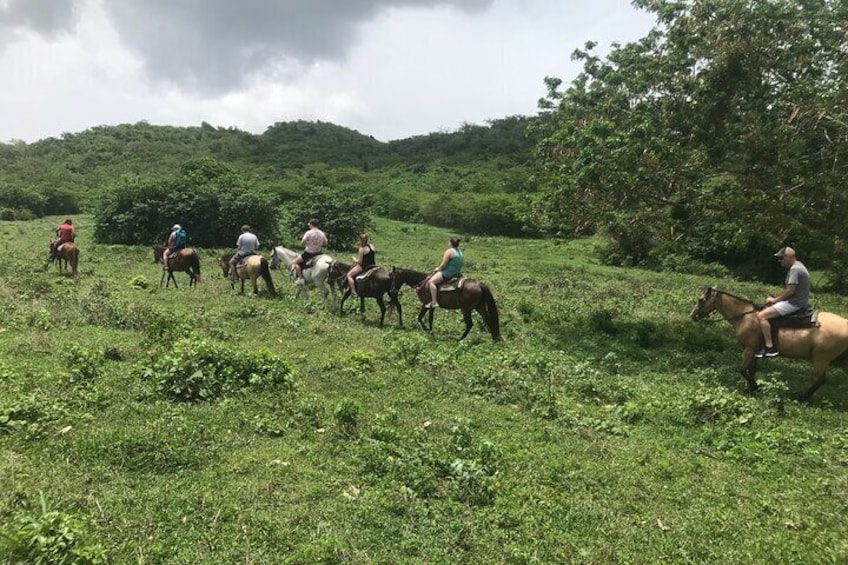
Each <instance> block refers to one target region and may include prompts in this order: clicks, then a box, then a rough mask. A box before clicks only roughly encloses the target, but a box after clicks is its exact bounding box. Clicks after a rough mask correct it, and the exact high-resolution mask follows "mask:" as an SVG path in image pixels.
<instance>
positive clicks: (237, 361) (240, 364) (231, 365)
mask: <svg viewBox="0 0 848 565" xmlns="http://www.w3.org/2000/svg"><path fill="white" fill-rule="evenodd" d="M141 376H142V378H143V379H145V380H148V381H151V382H153V384H154V386H155V388H156V391H157V392H158V393H159V394H161V395H162V396H164V397H167V398H170V399H172V400H176V401H180V402H202V401H207V400H215V399H217V398H220V397H222V396H224V395H226V394H230V393H233V392H236V391H238V390H241V389H243V388H262V387H266V386H277V387H282V388H283V389H285V390H288V391H291V390H293V389H294V380H293V378H292V369H291V365H290V364H289V363H288V362H286V361H284V360H282V359H280V358H278V357H275V356H272V355H269V354H265V353H262V354H257V355H251V354H248V353H244V352H241V351H237V350H235V349H232V348H229V347H224V346H220V345H215V344H213V343H210V342H208V341H206V340H203V339H182V340H179V341H177V342H176V343H175V344H174V347H173V348H172V350H170V351H169V352H168V353H166V354H164V355H162V356H161V357H160V358H159V359H158V360H156V361H155V362H154V363H153V364H152V365H150V366H148V367H145V368H143V369H142V371H141Z"/></svg>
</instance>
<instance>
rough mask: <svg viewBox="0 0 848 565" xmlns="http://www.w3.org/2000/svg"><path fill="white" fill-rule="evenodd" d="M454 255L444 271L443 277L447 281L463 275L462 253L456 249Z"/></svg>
mask: <svg viewBox="0 0 848 565" xmlns="http://www.w3.org/2000/svg"><path fill="white" fill-rule="evenodd" d="M453 253H454V255H453V257H452V258H451V260H450V261H448V266H447V267H445V270H444V271H442V276H443V277H444V278H445V280H447V279H452V278H453V277H456V276H459V275H460V274H461V273H462V251H460V250H459V249H454V250H453Z"/></svg>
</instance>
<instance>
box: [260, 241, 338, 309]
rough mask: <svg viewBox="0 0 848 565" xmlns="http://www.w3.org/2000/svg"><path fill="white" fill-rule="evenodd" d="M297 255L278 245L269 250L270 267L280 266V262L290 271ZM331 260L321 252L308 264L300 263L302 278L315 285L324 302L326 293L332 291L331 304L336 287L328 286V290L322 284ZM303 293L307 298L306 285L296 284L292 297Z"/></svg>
mask: <svg viewBox="0 0 848 565" xmlns="http://www.w3.org/2000/svg"><path fill="white" fill-rule="evenodd" d="M297 256H298V253H297V252H296V251H292V250H291V249H288V248H286V247H283V246H282V245H278V246H277V247H275V248H274V250H273V251H271V268H272V269H276V268H278V267H279V266H280V263H284V264H285V265H286V269H288V270H289V271H290V272H291V270H292V268H291V263H292V261H294V258H295V257H297ZM332 262H333V258H332V257H330V256H329V255H327V254H325V253H322V254H321V255H318V256H316V257H315V258H314V259H312V260H311V261H310V264H309V265H301V267H302V272H303V280H305V281H306V282H307V283H311V284H313V285H315V288H317V289H318V291H319V292H320V293H321V296H323V297H324V302H326V301H327V294H328V293H329V292H332V294H333V304H335V303H336V289H335V288H333V286H332V285H331V286H330V290H329V291H328V290H327V287H326V286H324V283H325V282H326V281H327V276H328V274H329V271H330V263H332ZM292 280H294V273H292ZM301 292H302V293H304V294H305V296H306V298H309V291H308V290H307V289H306V285H303V286H298V287H297V292H296V293H295V295H294V297H295V298H299V297H300V294H301Z"/></svg>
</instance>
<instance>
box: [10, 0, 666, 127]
mask: <svg viewBox="0 0 848 565" xmlns="http://www.w3.org/2000/svg"><path fill="white" fill-rule="evenodd" d="M653 23H654V22H653V18H652V17H650V15H648V14H646V13H644V12H641V11H638V10H636V9H635V8H633V7H632V6H631V5H630V2H629V0H0V77H3V80H2V87H0V142H4V143H8V142H10V141H13V140H23V141H26V142H28V143H29V142H33V141H36V140H38V139H42V138H45V137H50V136H54V137H55V136H59V135H61V134H62V133H65V132H68V133H76V132H80V131H83V130H85V129H88V128H90V127H93V126H97V125H114V124H120V123H135V122H138V121H141V120H145V121H147V122H149V123H151V124H167V125H175V126H196V125H200V123H201V122H203V121H206V122H209V123H210V124H212V125H214V126H216V127H236V128H239V129H242V130H246V131H250V132H254V133H261V132H263V131H264V130H265V129H266V128H267V127H268V126H270V125H272V124H274V123H275V122H280V121H291V120H298V119H303V120H322V121H327V122H332V123H335V124H338V125H342V126H345V127H349V128H351V129H356V130H358V131H360V132H361V133H364V134H367V135H373V136H374V137H375V138H377V139H379V140H382V141H389V140H392V139H400V138H406V137H410V136H413V135H421V134H427V133H430V132H435V131H453V130H455V129H456V128H458V127H460V126H461V125H462V124H464V123H472V124H482V123H484V122H485V121H486V120H489V119H497V118H503V117H506V116H510V115H515V114H524V115H532V114H535V113H536V111H537V107H536V102H537V100H538V99H539V98H540V97H542V96H544V94H545V88H544V83H543V79H544V77H545V76H556V77H559V78H562V79H563V80H565V81H569V80H570V79H572V78H573V77H574V76H575V75H576V74H577V73H578V72H579V68H578V66H577V65H575V63H573V62H571V59H570V56H571V52H572V51H573V50H574V49H575V48H578V47H582V46H583V44H584V43H585V42H586V41H588V40H594V41H597V42H598V43H599V47H598V49H599V50H600V51H601V52H602V53H603V52H606V51H607V50H608V48H609V45H610V44H611V43H612V42H614V41H618V42H620V43H626V42H628V41H633V40H635V39H638V38H640V37H642V36H644V35H645V33H646V32H647V31H648V30H649V29H650V28H651V26H652V25H653Z"/></svg>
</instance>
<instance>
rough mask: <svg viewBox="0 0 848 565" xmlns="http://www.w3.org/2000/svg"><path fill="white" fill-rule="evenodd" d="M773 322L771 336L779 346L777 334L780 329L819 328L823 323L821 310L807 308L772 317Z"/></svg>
mask: <svg viewBox="0 0 848 565" xmlns="http://www.w3.org/2000/svg"><path fill="white" fill-rule="evenodd" d="M769 321H770V322H771V338H772V341H773V342H774V344H775V346H777V335H778V333H780V330H798V329H805V328H817V327H819V326H820V325H821V323H820V322H819V311H818V310H813V309H812V308H809V307H808V308H807V309H806V310H799V311H797V312H793V313H792V314H789V315H787V316H781V317H779V318H772V319H771V320H769Z"/></svg>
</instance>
